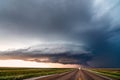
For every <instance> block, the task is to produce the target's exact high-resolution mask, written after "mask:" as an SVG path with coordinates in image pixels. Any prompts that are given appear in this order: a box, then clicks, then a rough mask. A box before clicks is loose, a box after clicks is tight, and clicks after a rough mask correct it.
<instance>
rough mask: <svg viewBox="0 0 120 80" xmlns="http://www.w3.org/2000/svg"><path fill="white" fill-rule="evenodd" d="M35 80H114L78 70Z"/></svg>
mask: <svg viewBox="0 0 120 80" xmlns="http://www.w3.org/2000/svg"><path fill="white" fill-rule="evenodd" d="M28 80H29V79H28ZM34 80H113V79H110V78H108V77H105V76H102V75H99V74H95V73H93V72H90V71H87V70H82V69H76V70H74V71H71V72H67V73H62V74H55V75H51V76H46V77H40V78H38V79H34Z"/></svg>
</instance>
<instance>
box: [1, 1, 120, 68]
mask: <svg viewBox="0 0 120 80" xmlns="http://www.w3.org/2000/svg"><path fill="white" fill-rule="evenodd" d="M111 1H112V0H111ZM116 1H117V0H116ZM106 2H107V1H106ZM108 2H109V1H108ZM93 3H94V0H59V1H58V0H57V1H56V0H36V1H35V0H34V1H33V0H19V1H16V0H11V1H7V0H4V1H0V4H1V7H0V25H5V26H0V29H3V30H5V32H7V33H8V34H11V36H12V35H13V34H16V36H19V35H20V36H24V37H25V38H26V37H27V38H28V37H30V38H31V39H32V38H33V37H35V38H37V39H39V38H40V39H41V38H43V39H44V38H45V40H47V41H50V40H51V39H52V40H53V42H54V41H57V40H59V39H63V41H66V38H67V40H68V42H69V41H72V42H74V43H75V42H76V43H78V44H83V45H82V46H77V47H75V46H73V45H69V46H70V47H71V46H72V48H73V49H71V48H70V49H69V50H68V49H66V47H62V49H61V48H59V47H58V48H56V47H55V48H53V49H51V47H48V48H44V49H43V50H34V51H29V50H31V48H28V49H18V50H13V51H8V52H6V51H5V52H1V53H0V57H1V58H3V59H4V58H7V59H11V58H15V59H23V60H31V61H37V62H58V63H64V64H83V65H89V66H93V67H120V63H119V62H118V61H119V60H120V59H119V57H120V54H119V53H120V50H119V47H120V44H119V43H120V36H119V34H120V23H119V20H120V19H119V17H118V16H119V13H120V12H119V9H120V8H119V7H120V6H119V5H118V4H119V2H118V3H117V4H115V5H114V6H113V7H111V6H110V7H111V8H110V9H108V10H107V12H106V13H104V11H103V10H105V9H106V8H105V9H102V10H97V13H95V11H94V6H93ZM110 4H112V3H110ZM103 5H104V2H103ZM101 6H102V5H101ZM104 7H107V8H108V6H107V5H105V6H104ZM96 9H99V8H97V7H96ZM112 10H113V11H112ZM103 13H104V14H103ZM6 25H7V26H6ZM56 38H57V40H56ZM63 45H66V44H63ZM69 46H67V48H69ZM32 48H34V47H32ZM76 49H77V50H76ZM78 49H80V50H78ZM55 50H57V52H54V51H55ZM42 58H45V59H42ZM103 61H104V62H103Z"/></svg>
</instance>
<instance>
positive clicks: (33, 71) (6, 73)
mask: <svg viewBox="0 0 120 80" xmlns="http://www.w3.org/2000/svg"><path fill="white" fill-rule="evenodd" d="M71 70H73V69H67V68H64V69H63V68H61V69H60V68H0V80H21V79H25V78H31V77H38V76H44V75H51V74H59V73H64V72H68V71H71Z"/></svg>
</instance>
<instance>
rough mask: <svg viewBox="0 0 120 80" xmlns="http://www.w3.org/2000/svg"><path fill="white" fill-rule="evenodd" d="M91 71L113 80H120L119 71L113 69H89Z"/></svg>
mask: <svg viewBox="0 0 120 80" xmlns="http://www.w3.org/2000/svg"><path fill="white" fill-rule="evenodd" d="M91 70H92V71H95V72H98V73H99V74H102V75H105V76H108V77H111V78H113V79H117V80H120V69H115V68H98V69H91Z"/></svg>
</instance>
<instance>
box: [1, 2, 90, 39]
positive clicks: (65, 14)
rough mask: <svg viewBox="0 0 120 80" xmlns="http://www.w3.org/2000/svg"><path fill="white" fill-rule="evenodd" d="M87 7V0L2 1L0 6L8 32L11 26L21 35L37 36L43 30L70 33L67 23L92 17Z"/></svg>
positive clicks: (88, 6) (2, 19) (43, 31)
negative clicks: (0, 6)
mask: <svg viewBox="0 0 120 80" xmlns="http://www.w3.org/2000/svg"><path fill="white" fill-rule="evenodd" d="M90 7H91V2H90V1H89V0H75V1H73V0H59V1H56V0H51V1H49V0H36V1H33V0H20V1H16V0H12V1H4V2H3V6H2V8H0V12H1V13H0V21H1V22H2V23H3V24H4V23H5V24H8V25H9V24H10V25H11V26H9V27H8V26H6V27H5V26H4V28H8V29H9V31H13V29H14V30H15V32H18V33H21V34H24V35H34V36H36V35H37V37H38V36H39V35H40V34H42V33H44V35H45V33H46V32H47V33H51V34H52V33H57V34H59V33H65V32H66V31H68V32H69V26H70V25H68V24H69V23H71V22H73V21H74V22H75V21H81V22H88V21H89V20H90V17H91V15H90V14H91V13H90ZM11 29H12V30H11ZM11 33H12V32H11ZM47 35H48V34H47ZM42 37H44V36H42Z"/></svg>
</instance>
